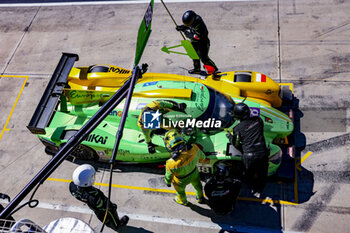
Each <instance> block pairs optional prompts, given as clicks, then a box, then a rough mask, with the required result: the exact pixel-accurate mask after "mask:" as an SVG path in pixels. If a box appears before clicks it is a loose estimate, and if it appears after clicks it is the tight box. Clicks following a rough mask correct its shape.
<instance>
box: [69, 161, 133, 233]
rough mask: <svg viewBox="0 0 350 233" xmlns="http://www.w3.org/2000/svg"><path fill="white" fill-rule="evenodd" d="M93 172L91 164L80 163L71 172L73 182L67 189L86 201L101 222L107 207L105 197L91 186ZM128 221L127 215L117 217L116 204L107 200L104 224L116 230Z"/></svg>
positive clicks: (93, 177) (93, 179)
mask: <svg viewBox="0 0 350 233" xmlns="http://www.w3.org/2000/svg"><path fill="white" fill-rule="evenodd" d="M95 174H96V171H95V169H94V168H93V166H91V165H89V164H83V165H80V166H79V167H77V168H76V169H75V170H74V172H73V182H71V183H70V184H69V191H70V192H71V194H72V195H73V196H74V197H75V198H76V199H78V200H79V201H82V202H84V203H86V204H87V205H88V206H89V208H90V209H91V210H92V211H94V213H95V214H96V216H97V218H98V219H99V220H100V221H101V222H103V220H104V217H105V213H106V208H107V197H106V196H105V195H104V194H103V192H102V191H101V190H99V189H97V188H95V187H93V186H92V185H93V184H94V181H95ZM128 221H129V217H128V216H126V215H125V216H123V217H122V218H121V219H119V216H118V213H117V205H116V204H114V203H112V202H109V209H108V215H107V217H106V221H105V222H106V226H108V227H110V228H112V229H113V230H115V231H116V230H117V228H119V227H121V226H124V225H126V224H127V223H128Z"/></svg>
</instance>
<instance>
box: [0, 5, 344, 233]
mask: <svg viewBox="0 0 350 233" xmlns="http://www.w3.org/2000/svg"><path fill="white" fill-rule="evenodd" d="M146 5H147V4H111V5H91V6H90V5H75V6H32V7H31V6H28V7H3V8H0V10H1V15H0V17H1V21H0V24H1V26H0V32H1V35H2V36H1V40H0V46H1V47H0V48H1V49H0V70H1V74H2V75H5V76H2V77H1V78H0V90H1V91H0V96H1V97H0V107H1V115H0V130H1V136H0V158H1V163H0V166H1V170H0V175H1V186H0V187H1V190H0V192H4V193H7V194H9V195H10V196H11V197H14V196H15V195H16V194H17V193H18V192H19V191H20V190H21V189H22V188H23V187H24V186H25V184H27V182H28V181H29V180H30V179H31V178H32V177H33V175H34V174H36V173H37V172H38V171H39V170H40V168H41V167H42V166H43V165H45V164H46V162H47V161H48V160H49V158H50V157H49V156H47V155H46V154H45V153H44V148H43V146H42V144H41V143H40V142H39V141H38V139H37V138H36V137H35V136H34V135H31V134H30V133H29V131H28V130H27V129H26V127H25V126H26V125H27V124H28V122H29V120H30V118H31V116H32V113H33V111H34V109H35V107H36V105H37V103H38V101H39V100H40V97H41V95H42V92H43V91H44V88H45V87H46V85H47V82H48V80H49V78H50V75H51V74H52V72H53V71H54V68H55V67H56V65H57V62H58V60H59V58H60V56H61V52H72V53H77V54H79V56H80V60H79V62H77V63H76V65H77V66H79V65H80V66H85V65H91V64H96V63H100V64H103V63H106V64H114V65H118V66H121V67H124V68H131V66H132V61H133V58H134V51H135V39H136V33H137V28H138V26H139V23H140V21H141V18H142V16H143V14H144V12H145V9H146ZM168 8H169V10H170V11H171V12H172V13H173V14H174V17H175V19H176V20H177V21H180V19H181V15H182V13H183V12H184V11H186V10H188V9H193V10H195V11H196V12H198V13H199V14H200V15H201V16H202V17H203V18H204V20H205V22H206V24H207V26H208V29H209V33H210V34H209V37H210V39H211V50H210V57H211V58H212V59H213V60H214V61H215V62H216V64H217V65H218V67H219V68H220V70H222V71H229V70H254V71H259V72H262V73H265V74H267V75H268V76H269V77H271V78H273V79H274V80H275V81H277V82H279V81H281V82H292V83H293V84H294V90H295V95H296V96H297V97H298V98H299V99H300V106H301V110H302V111H303V112H304V114H305V116H304V119H302V121H303V123H302V124H303V125H302V131H303V132H304V133H305V135H306V137H307V144H308V145H307V147H306V149H305V150H304V152H303V156H304V157H303V159H304V160H303V163H302V164H301V166H300V167H299V169H298V180H297V181H296V182H291V183H277V182H270V183H269V184H268V186H267V188H266V190H265V192H264V195H263V198H267V200H266V201H265V202H261V201H260V200H258V199H255V197H253V196H250V195H249V194H248V191H247V189H245V188H244V189H243V190H242V192H241V194H240V197H241V198H240V200H239V201H238V202H237V206H236V210H235V212H234V213H232V214H231V215H230V216H225V217H220V216H215V215H214V214H213V213H212V212H211V211H210V210H209V209H208V207H207V206H206V205H198V204H196V202H195V200H194V196H192V195H189V196H188V198H189V201H191V202H192V203H193V205H192V206H191V207H182V206H179V205H177V204H176V203H175V202H173V201H172V197H173V195H174V194H173V193H171V191H172V189H169V188H167V187H166V186H165V185H164V184H163V183H162V175H163V172H164V170H163V169H162V168H157V167H152V166H130V165H128V166H127V165H119V166H118V167H117V168H116V170H115V173H114V174H113V181H114V182H113V183H114V184H116V187H114V188H113V191H112V195H113V196H112V200H113V201H114V202H116V203H118V206H119V211H120V212H122V213H127V214H130V216H131V221H130V226H128V227H127V228H125V229H124V230H123V231H125V232H177V231H182V232H218V231H219V230H220V229H223V230H226V231H235V230H236V231H238V232H263V231H305V232H306V231H307V232H347V231H348V230H347V229H348V228H349V227H350V224H349V222H350V221H349V220H350V217H349V213H350V204H349V203H350V202H349V201H350V197H349V195H348V193H349V191H350V186H349V175H350V174H349V168H350V161H349V152H348V151H349V149H350V148H349V141H350V140H349V130H348V125H349V118H348V117H347V113H348V111H349V110H348V108H349V103H350V97H349V86H350V83H349V81H350V77H349V71H350V68H349V67H350V64H349V63H350V46H349V44H350V40H349V36H350V32H349V29H350V21H349V16H348V12H349V11H350V3H348V2H346V1H341V0H334V1H331V0H329V1H320V0H319V1H317V0H315V1H310V0H307V1H303V2H301V1H297V0H295V1H288V2H287V1H278V0H271V1H256V2H252V1H249V2H245V1H242V2H212V3H200V4H199V3H169V4H168ZM152 29H153V32H152V35H151V37H150V40H149V43H148V46H147V48H146V49H145V52H144V56H143V58H142V60H141V62H147V63H148V64H149V65H150V68H149V71H150V72H168V73H177V74H187V71H186V70H185V69H188V68H190V67H191V61H190V60H189V59H187V58H185V59H184V57H182V56H180V55H168V54H165V53H163V52H161V51H160V48H161V47H163V46H164V45H165V46H171V45H176V44H178V43H179V40H180V39H181V37H180V36H179V35H178V33H177V32H176V31H175V30H174V26H173V23H172V22H171V20H170V18H169V16H168V15H167V13H166V11H165V10H164V9H163V7H162V6H161V5H160V4H159V3H156V4H155V11H154V19H153V24H152ZM26 77H28V78H26ZM310 152H311V153H310ZM79 163H80V161H75V162H69V161H66V162H64V163H63V164H62V165H61V166H60V167H59V168H58V169H57V170H56V171H55V172H54V173H53V174H52V176H51V180H48V181H46V182H45V183H44V185H43V186H42V187H41V188H40V189H39V190H38V192H37V194H36V198H37V199H39V200H40V202H41V205H40V206H39V207H38V208H36V209H29V208H27V207H26V208H24V209H23V210H21V211H19V212H17V213H16V214H14V217H15V218H16V219H20V218H25V217H26V218H30V219H32V220H33V221H34V222H37V223H38V224H40V225H42V226H43V225H46V224H48V223H49V222H50V221H53V220H55V219H57V218H59V217H64V216H71V217H77V218H80V219H83V220H84V221H86V222H89V223H90V224H91V225H92V227H94V228H96V230H99V229H100V224H99V222H98V220H97V219H96V217H95V216H94V215H92V214H91V212H89V211H88V209H87V207H86V206H83V205H82V203H80V202H78V201H76V200H75V199H74V198H73V197H72V196H71V195H70V194H69V192H68V181H69V180H70V179H71V174H72V172H73V170H74V168H75V167H76V166H77V164H79ZM95 165H96V166H97V167H99V172H98V173H97V178H96V182H98V183H100V184H99V186H100V187H101V189H102V190H103V191H105V192H106V191H107V187H106V186H104V184H106V183H108V176H109V172H108V169H107V168H108V167H107V165H105V164H95ZM159 190H162V191H159ZM164 190H168V191H169V192H167V191H164ZM188 191H190V192H193V189H191V188H189V189H188ZM272 200H280V202H274V201H272ZM294 203H298V204H294ZM105 232H108V229H106V230H105Z"/></svg>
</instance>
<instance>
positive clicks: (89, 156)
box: [71, 144, 98, 160]
mask: <svg viewBox="0 0 350 233" xmlns="http://www.w3.org/2000/svg"><path fill="white" fill-rule="evenodd" d="M71 156H73V157H74V158H77V159H81V160H98V156H97V153H96V151H95V150H94V149H92V148H90V147H88V146H85V145H81V144H80V145H79V146H78V147H77V148H75V150H74V151H73V152H72V153H71Z"/></svg>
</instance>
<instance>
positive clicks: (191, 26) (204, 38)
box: [176, 10, 218, 74]
mask: <svg viewBox="0 0 350 233" xmlns="http://www.w3.org/2000/svg"><path fill="white" fill-rule="evenodd" d="M182 22H183V24H184V25H180V26H176V30H177V31H183V32H184V34H185V36H186V37H187V38H189V39H190V40H191V44H192V46H193V48H194V49H195V50H196V52H197V54H198V56H199V58H200V60H202V63H203V64H204V68H205V69H206V70H207V74H213V73H215V72H217V71H218V68H217V67H216V65H215V63H214V62H213V61H212V60H211V59H210V58H209V56H208V53H209V48H210V40H209V38H208V29H207V26H206V25H205V23H204V21H203V19H202V17H200V16H199V15H197V14H196V13H195V12H194V11H191V10H189V11H186V12H185V13H184V14H183V16H182ZM200 60H199V59H194V60H193V66H194V68H193V69H192V70H189V71H188V73H190V74H200V73H201V66H200Z"/></svg>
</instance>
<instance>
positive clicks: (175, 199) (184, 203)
mask: <svg viewBox="0 0 350 233" xmlns="http://www.w3.org/2000/svg"><path fill="white" fill-rule="evenodd" d="M174 201H175V202H176V203H177V204H180V205H184V206H188V201H182V200H181V199H180V198H179V197H178V196H175V197H174Z"/></svg>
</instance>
